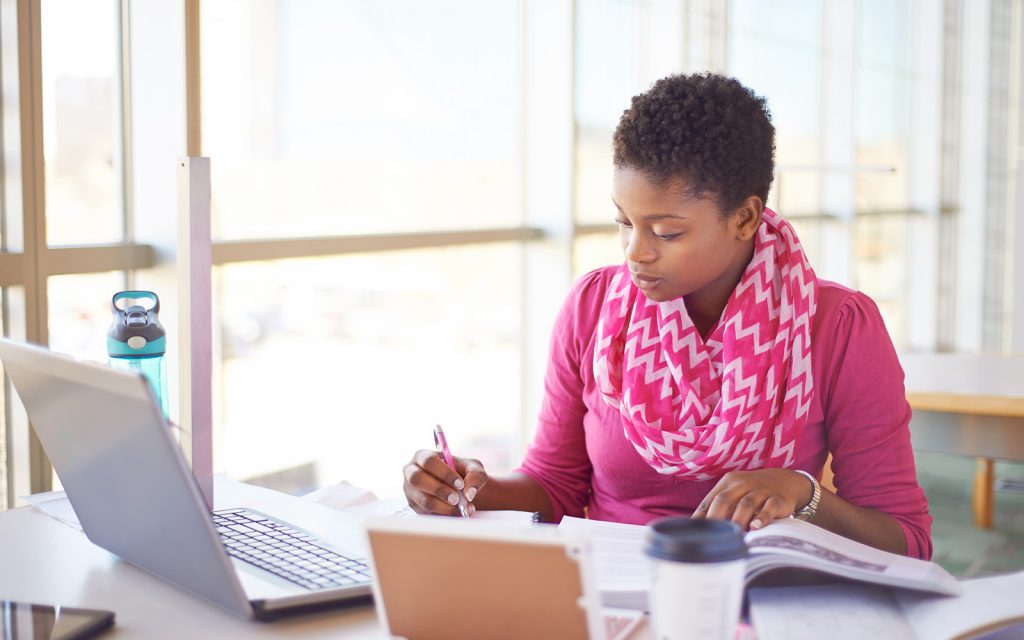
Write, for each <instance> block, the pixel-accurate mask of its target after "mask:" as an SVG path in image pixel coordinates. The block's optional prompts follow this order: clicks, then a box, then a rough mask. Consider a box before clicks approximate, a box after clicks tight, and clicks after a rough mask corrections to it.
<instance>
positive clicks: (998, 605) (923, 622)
mask: <svg viewBox="0 0 1024 640" xmlns="http://www.w3.org/2000/svg"><path fill="white" fill-rule="evenodd" d="M960 584H961V585H962V586H963V588H964V593H963V595H962V596H959V597H956V598H948V597H942V596H926V595H923V594H916V593H910V592H904V593H899V594H898V595H897V599H898V600H899V602H900V605H901V606H902V608H903V612H904V614H905V615H906V618H907V620H908V621H909V622H910V624H911V626H913V627H914V629H915V630H916V631H917V635H918V637H920V638H943V637H949V638H952V637H955V636H958V635H961V634H965V633H967V632H968V631H971V630H974V629H979V628H982V627H984V626H985V625H986V623H990V622H994V621H1004V622H1008V621H1010V620H1017V621H1024V571H1018V572H1016V573H1008V574H1004V575H1000V576H992V577H990V578H976V579H974V580H964V581H963V582H961V583H960Z"/></svg>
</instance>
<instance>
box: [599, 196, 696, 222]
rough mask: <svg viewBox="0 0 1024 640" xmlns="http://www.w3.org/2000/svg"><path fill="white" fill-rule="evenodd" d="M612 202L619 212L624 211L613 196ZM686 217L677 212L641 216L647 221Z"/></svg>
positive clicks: (684, 218)
mask: <svg viewBox="0 0 1024 640" xmlns="http://www.w3.org/2000/svg"><path fill="white" fill-rule="evenodd" d="M612 204H614V205H615V208H616V209H618V210H619V213H623V214H624V213H625V211H623V210H622V207H620V206H619V203H618V202H615V198H612ZM686 218H687V216H684V215H679V214H678V213H652V214H650V215H646V216H643V219H644V220H647V221H649V222H650V221H657V220H669V219H672V220H686Z"/></svg>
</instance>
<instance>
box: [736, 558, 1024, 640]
mask: <svg viewBox="0 0 1024 640" xmlns="http://www.w3.org/2000/svg"><path fill="white" fill-rule="evenodd" d="M960 584H961V585H962V586H963V590H964V592H963V595H961V596H960V597H958V598H944V597H941V596H934V595H929V594H924V593H920V592H913V591H897V590H889V589H873V588H871V587H869V586H866V585H859V584H834V585H825V586H816V587H782V588H772V589H751V590H750V594H749V596H750V617H751V619H752V620H753V622H754V626H755V628H756V629H757V637H758V638H759V639H760V640H792V639H793V638H802V637H810V638H821V637H826V636H827V637H828V638H829V640H847V639H850V640H853V639H858V640H859V639H860V638H887V639H890V640H917V639H920V640H948V639H952V638H957V639H960V638H975V637H978V636H979V635H980V634H987V633H988V632H991V631H994V630H996V629H1003V633H1002V634H999V633H997V634H995V635H993V636H991V637H992V638H1007V639H1009V638H1021V637H1024V597H1022V594H1024V571H1020V572H1017V573H1009V574H1005V575H1000V576H993V577H991V578H977V579H974V580H964V581H963V582H961V583H960ZM1015 623H1016V625H1017V626H1013V625H1014V624H1015ZM1008 626H1010V627H1012V628H1007V627H1008Z"/></svg>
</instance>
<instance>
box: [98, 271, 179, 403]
mask: <svg viewBox="0 0 1024 640" xmlns="http://www.w3.org/2000/svg"><path fill="white" fill-rule="evenodd" d="M122 300H129V301H131V302H132V303H133V304H131V305H130V306H128V307H122V306H121V304H118V303H119V302H120V301H122ZM145 301H151V302H152V304H151V305H148V306H143V305H142V304H138V303H139V302H145ZM110 307H111V312H112V313H113V314H114V321H113V323H111V325H110V329H109V330H108V331H107V355H108V356H110V365H111V366H113V367H116V368H118V369H130V370H132V371H139V372H141V373H142V374H143V375H144V376H146V379H147V380H148V381H149V385H150V386H151V387H152V388H153V395H155V396H156V400H157V403H158V404H159V405H160V409H161V410H162V411H163V412H164V417H168V413H167V365H166V363H165V362H164V353H165V352H166V351H167V335H166V333H165V332H164V327H163V325H161V324H160V318H159V317H157V314H158V313H159V312H160V299H159V298H158V297H157V295H156V294H155V293H153V292H152V291H120V292H118V293H115V294H114V298H113V299H112V300H111V301H110Z"/></svg>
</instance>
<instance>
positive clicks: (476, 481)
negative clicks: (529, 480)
mask: <svg viewBox="0 0 1024 640" xmlns="http://www.w3.org/2000/svg"><path fill="white" fill-rule="evenodd" d="M453 460H454V462H455V469H456V471H457V472H456V471H452V470H451V469H450V468H449V467H448V465H446V464H445V463H444V460H442V459H441V456H440V454H438V453H437V452H436V451H431V450H430V449H421V450H419V451H417V452H416V455H414V456H413V458H412V460H411V461H410V462H409V464H407V465H405V468H404V469H403V474H404V476H405V481H404V482H403V489H404V490H405V499H406V500H408V501H409V506H410V507H412V510H413V511H415V512H416V513H427V514H437V515H446V516H457V515H459V507H458V504H459V491H463V493H464V495H465V496H466V501H467V502H468V503H469V512H470V514H472V513H473V512H474V511H476V507H475V506H473V498H475V497H476V495H477V493H479V492H480V489H483V488H484V485H486V484H487V472H486V471H484V466H483V465H482V464H480V461H479V460H474V459H472V458H456V457H453Z"/></svg>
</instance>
